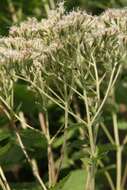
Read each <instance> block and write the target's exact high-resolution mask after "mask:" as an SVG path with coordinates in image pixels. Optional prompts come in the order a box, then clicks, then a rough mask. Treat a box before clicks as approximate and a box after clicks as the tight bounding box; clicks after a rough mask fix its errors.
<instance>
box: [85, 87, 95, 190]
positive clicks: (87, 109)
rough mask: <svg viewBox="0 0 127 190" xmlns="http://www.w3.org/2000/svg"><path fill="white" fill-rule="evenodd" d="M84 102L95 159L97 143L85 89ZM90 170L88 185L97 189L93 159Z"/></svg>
mask: <svg viewBox="0 0 127 190" xmlns="http://www.w3.org/2000/svg"><path fill="white" fill-rule="evenodd" d="M83 94H84V103H85V107H86V116H87V124H88V133H89V140H90V148H91V159H94V154H95V145H94V137H93V131H92V125H91V121H90V110H89V105H88V98H87V94H86V91H85V90H84V92H83ZM89 170H90V178H89V179H90V180H89V182H88V185H90V187H91V188H90V190H94V189H95V164H94V161H93V160H92V165H91V166H89Z"/></svg>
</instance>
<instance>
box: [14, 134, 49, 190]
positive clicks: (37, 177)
mask: <svg viewBox="0 0 127 190" xmlns="http://www.w3.org/2000/svg"><path fill="white" fill-rule="evenodd" d="M16 136H17V139H18V142H19V145H20V147H21V149H22V151H23V153H24V155H25V157H26V159H27V161H28V163H29V164H30V166H31V168H32V171H33V175H34V176H35V178H36V179H37V181H38V183H39V184H40V186H41V188H42V189H43V190H47V187H46V186H45V184H44V182H43V181H42V179H41V178H40V175H39V172H38V167H37V164H36V162H35V160H33V159H31V158H30V157H29V155H28V153H27V151H26V149H25V147H24V145H23V142H22V139H21V137H20V135H19V133H18V132H17V131H16Z"/></svg>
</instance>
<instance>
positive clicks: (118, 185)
mask: <svg viewBox="0 0 127 190" xmlns="http://www.w3.org/2000/svg"><path fill="white" fill-rule="evenodd" d="M112 119H113V127H114V136H115V142H116V146H117V150H116V168H117V174H116V190H120V189H121V173H122V172H121V170H122V147H121V146H120V140H119V131H118V125H117V115H116V114H115V113H112Z"/></svg>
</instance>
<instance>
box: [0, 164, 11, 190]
mask: <svg viewBox="0 0 127 190" xmlns="http://www.w3.org/2000/svg"><path fill="white" fill-rule="evenodd" d="M0 176H1V180H2V181H3V185H4V186H3V187H5V189H6V190H11V188H10V186H9V184H8V182H7V179H6V177H5V175H4V172H3V169H2V167H1V166H0Z"/></svg>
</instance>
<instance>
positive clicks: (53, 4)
mask: <svg viewBox="0 0 127 190" xmlns="http://www.w3.org/2000/svg"><path fill="white" fill-rule="evenodd" d="M49 3H50V7H51V9H55V2H54V0H49Z"/></svg>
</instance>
